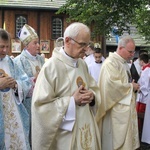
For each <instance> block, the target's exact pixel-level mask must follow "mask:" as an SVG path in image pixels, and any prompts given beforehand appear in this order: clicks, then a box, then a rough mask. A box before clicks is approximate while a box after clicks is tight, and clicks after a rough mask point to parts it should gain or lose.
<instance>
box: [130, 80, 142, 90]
mask: <svg viewBox="0 0 150 150" xmlns="http://www.w3.org/2000/svg"><path fill="white" fill-rule="evenodd" d="M132 85H133V90H134V91H139V89H140V85H139V84H138V83H135V81H134V80H133V81H132Z"/></svg>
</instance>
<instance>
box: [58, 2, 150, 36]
mask: <svg viewBox="0 0 150 150" xmlns="http://www.w3.org/2000/svg"><path fill="white" fill-rule="evenodd" d="M145 4H148V0H67V1H66V4H65V5H64V6H62V7H61V8H60V9H59V11H58V13H66V14H67V15H68V22H71V21H80V22H83V23H85V24H87V25H89V26H91V27H92V35H93V36H97V35H104V36H108V35H109V33H110V32H111V31H112V28H114V27H117V28H118V30H116V32H117V34H119V35H121V34H122V32H123V31H126V30H127V31H128V32H130V31H129V25H130V24H133V23H134V24H135V23H136V22H137V21H136V17H137V18H138V17H140V13H141V12H142V9H143V7H145ZM142 13H144V12H142ZM145 13H146V11H145ZM143 15H144V14H143ZM141 22H142V20H141ZM141 22H140V21H139V22H137V27H138V25H139V26H140V23H141ZM140 27H141V28H140V31H141V32H143V29H142V25H141V26H140ZM145 28H146V27H145ZM147 28H148V27H147ZM145 33H146V32H145ZM145 37H146V36H145Z"/></svg>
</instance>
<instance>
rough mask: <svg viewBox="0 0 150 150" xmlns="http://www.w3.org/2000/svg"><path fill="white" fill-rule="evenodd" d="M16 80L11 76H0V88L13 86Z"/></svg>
mask: <svg viewBox="0 0 150 150" xmlns="http://www.w3.org/2000/svg"><path fill="white" fill-rule="evenodd" d="M15 84H16V81H15V80H14V79H13V78H12V77H2V76H1V77H0V90H2V89H5V88H14V87H15Z"/></svg>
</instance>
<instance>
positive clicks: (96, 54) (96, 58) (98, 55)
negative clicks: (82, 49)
mask: <svg viewBox="0 0 150 150" xmlns="http://www.w3.org/2000/svg"><path fill="white" fill-rule="evenodd" d="M93 55H94V58H95V62H97V63H100V62H101V59H102V54H101V53H94V54H93Z"/></svg>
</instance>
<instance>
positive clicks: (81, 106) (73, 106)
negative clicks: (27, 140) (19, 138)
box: [32, 22, 101, 150]
mask: <svg viewBox="0 0 150 150" xmlns="http://www.w3.org/2000/svg"><path fill="white" fill-rule="evenodd" d="M89 41H90V30H89V28H88V27H87V26H86V25H84V24H82V23H79V22H76V23H73V24H71V25H69V26H68V27H67V28H66V30H65V32H64V47H62V48H61V49H60V50H58V49H57V48H56V49H54V51H53V54H52V57H51V58H50V59H49V60H48V61H47V63H46V64H44V66H43V68H42V69H41V71H40V73H39V76H38V78H37V81H36V84H35V88H34V92H33V99H32V149H33V150H41V149H42V150H101V145H100V134H99V133H98V126H97V123H96V121H95V117H94V113H95V112H96V110H97V108H98V107H99V105H100V102H101V101H100V92H99V88H98V87H97V84H96V82H95V81H94V79H93V78H92V77H91V76H90V75H89V73H88V68H87V65H86V63H85V62H84V60H82V59H81V58H80V55H83V53H85V52H86V50H87V47H88V45H89Z"/></svg>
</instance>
